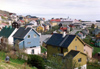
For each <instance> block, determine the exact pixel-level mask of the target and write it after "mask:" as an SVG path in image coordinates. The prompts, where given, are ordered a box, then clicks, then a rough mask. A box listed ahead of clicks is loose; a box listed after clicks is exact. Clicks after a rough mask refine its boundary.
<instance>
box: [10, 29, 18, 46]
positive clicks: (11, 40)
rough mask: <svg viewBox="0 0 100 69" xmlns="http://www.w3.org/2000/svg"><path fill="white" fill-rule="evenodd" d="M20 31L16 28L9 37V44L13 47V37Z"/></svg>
mask: <svg viewBox="0 0 100 69" xmlns="http://www.w3.org/2000/svg"><path fill="white" fill-rule="evenodd" d="M17 30H18V29H17V28H16V29H15V30H14V31H13V32H12V34H11V35H10V36H9V37H8V44H11V45H13V42H14V41H13V35H14V34H15V32H16V31H17Z"/></svg>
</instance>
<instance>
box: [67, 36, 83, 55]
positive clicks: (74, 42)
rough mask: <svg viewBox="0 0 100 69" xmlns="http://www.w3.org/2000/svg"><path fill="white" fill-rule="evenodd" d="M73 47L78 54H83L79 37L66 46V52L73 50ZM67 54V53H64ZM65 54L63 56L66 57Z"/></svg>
mask: <svg viewBox="0 0 100 69" xmlns="http://www.w3.org/2000/svg"><path fill="white" fill-rule="evenodd" d="M75 46H77V50H78V51H80V52H84V45H83V44H82V42H81V41H80V40H79V37H75V38H74V39H73V41H72V42H71V44H70V45H69V46H68V52H69V51H71V50H75ZM66 54H67V53H66ZM66 54H65V55H66Z"/></svg>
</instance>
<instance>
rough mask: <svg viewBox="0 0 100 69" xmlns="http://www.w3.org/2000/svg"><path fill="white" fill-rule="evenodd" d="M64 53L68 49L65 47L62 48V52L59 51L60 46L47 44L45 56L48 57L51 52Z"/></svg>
mask: <svg viewBox="0 0 100 69" xmlns="http://www.w3.org/2000/svg"><path fill="white" fill-rule="evenodd" d="M64 53H68V49H67V48H63V53H61V48H60V47H56V46H55V47H54V46H51V45H47V56H48V57H49V56H50V55H53V54H64Z"/></svg>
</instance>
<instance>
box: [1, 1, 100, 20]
mask: <svg viewBox="0 0 100 69" xmlns="http://www.w3.org/2000/svg"><path fill="white" fill-rule="evenodd" d="M0 10H5V11H9V12H14V13H16V14H18V15H24V16H25V15H33V16H38V17H45V18H46V19H50V18H61V17H63V18H67V17H68V16H69V18H71V19H81V20H91V21H95V20H100V0H0Z"/></svg>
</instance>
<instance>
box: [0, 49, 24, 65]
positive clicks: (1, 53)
mask: <svg viewBox="0 0 100 69" xmlns="http://www.w3.org/2000/svg"><path fill="white" fill-rule="evenodd" d="M5 57H6V53H4V52H2V51H0V59H2V60H5ZM10 61H11V62H14V63H18V64H23V63H25V60H20V59H16V60H15V59H12V58H10Z"/></svg>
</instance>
